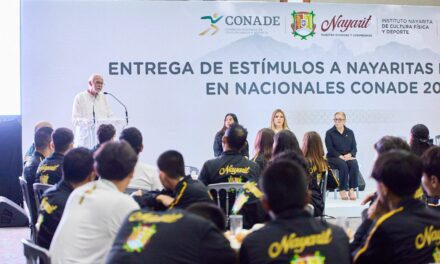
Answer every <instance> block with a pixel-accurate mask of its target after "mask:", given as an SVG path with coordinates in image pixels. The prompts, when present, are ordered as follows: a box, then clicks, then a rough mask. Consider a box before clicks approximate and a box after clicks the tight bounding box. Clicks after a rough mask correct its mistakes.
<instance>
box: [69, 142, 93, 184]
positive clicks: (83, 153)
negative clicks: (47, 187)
mask: <svg viewBox="0 0 440 264" xmlns="http://www.w3.org/2000/svg"><path fill="white" fill-rule="evenodd" d="M92 171H93V155H92V152H91V151H90V150H89V149H86V148H74V149H71V150H69V151H68V152H67V153H66V155H65V156H64V163H63V173H64V174H63V175H64V179H65V180H66V181H68V182H72V183H80V182H82V181H84V180H85V179H86V178H87V176H89V175H90V173H91V172H92Z"/></svg>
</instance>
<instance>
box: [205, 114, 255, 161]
mask: <svg viewBox="0 0 440 264" xmlns="http://www.w3.org/2000/svg"><path fill="white" fill-rule="evenodd" d="M232 124H238V118H237V116H236V115H235V114H234V113H227V114H226V115H225V119H224V121H223V127H222V129H220V130H219V131H218V132H217V133H216V134H215V138H214V145H213V149H214V157H219V156H220V155H221V154H222V153H223V145H222V138H223V136H224V135H225V131H226V129H228V128H229V127H230V126H231V125H232ZM240 153H241V154H243V156H245V157H249V144H248V142H247V141H246V144H245V146H244V147H243V149H241V151H240Z"/></svg>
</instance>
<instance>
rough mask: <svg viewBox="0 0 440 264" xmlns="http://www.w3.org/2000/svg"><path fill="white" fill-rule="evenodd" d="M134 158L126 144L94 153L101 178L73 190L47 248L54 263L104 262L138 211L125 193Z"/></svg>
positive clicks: (95, 165)
mask: <svg viewBox="0 0 440 264" xmlns="http://www.w3.org/2000/svg"><path fill="white" fill-rule="evenodd" d="M136 162H137V155H136V153H135V152H134V150H133V149H132V147H130V145H129V144H128V143H127V142H125V141H122V142H108V143H106V144H104V145H103V146H101V148H99V149H98V151H97V152H96V153H95V164H94V167H95V171H96V173H97V174H98V176H100V179H99V180H97V181H93V182H90V183H87V184H85V185H83V186H81V187H79V188H77V189H75V190H74V191H73V192H72V193H71V194H70V197H69V200H68V201H67V204H66V207H65V209H64V213H63V216H62V218H61V222H60V224H59V225H58V228H57V230H56V232H55V235H54V237H53V239H52V243H51V246H50V250H49V251H50V255H51V258H52V261H53V263H55V264H57V263H69V262H72V261H74V262H77V263H103V262H104V260H105V256H106V255H107V253H108V251H109V250H110V248H111V245H112V243H113V240H114V238H115V237H116V233H117V232H118V230H119V228H120V226H121V224H122V223H123V222H124V219H125V218H126V217H127V215H128V214H129V213H130V212H132V211H133V210H136V209H139V205H138V204H137V203H136V202H135V201H134V200H133V198H131V197H130V196H129V195H127V194H124V193H123V192H124V190H125V188H126V187H127V186H128V183H129V182H130V180H131V178H132V177H133V171H134V167H135V165H136Z"/></svg>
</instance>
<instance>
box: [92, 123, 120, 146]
mask: <svg viewBox="0 0 440 264" xmlns="http://www.w3.org/2000/svg"><path fill="white" fill-rule="evenodd" d="M115 134H116V130H115V127H114V126H113V125H112V124H102V125H100V126H99V127H98V131H96V135H98V141H99V144H102V143H104V142H107V141H109V140H111V139H112V138H113V137H114V136H115Z"/></svg>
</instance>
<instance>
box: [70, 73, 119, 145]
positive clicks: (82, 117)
mask: <svg viewBox="0 0 440 264" xmlns="http://www.w3.org/2000/svg"><path fill="white" fill-rule="evenodd" d="M103 88H104V79H103V78H102V76H101V75H99V74H92V75H91V76H90V78H89V87H88V89H87V90H86V91H83V92H80V93H78V94H77V95H76V96H75V99H74V100H73V109H72V122H73V125H74V127H75V146H76V147H86V148H92V147H93V146H94V145H95V142H94V141H95V127H97V125H98V121H100V120H105V119H108V118H111V117H112V116H113V112H112V110H111V108H110V105H109V104H108V102H107V99H106V97H105V95H104V94H102V93H101V91H102V89H103Z"/></svg>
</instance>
